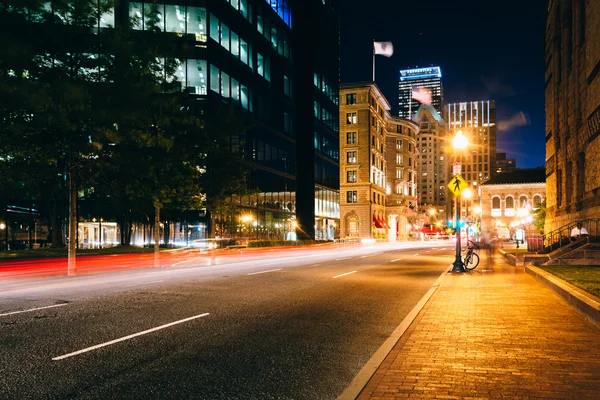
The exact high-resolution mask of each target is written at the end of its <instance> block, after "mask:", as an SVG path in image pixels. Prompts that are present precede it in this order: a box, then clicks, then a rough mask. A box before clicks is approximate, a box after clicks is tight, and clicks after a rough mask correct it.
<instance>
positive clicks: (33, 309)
mask: <svg viewBox="0 0 600 400" xmlns="http://www.w3.org/2000/svg"><path fill="white" fill-rule="evenodd" d="M67 304H69V303H62V304H54V305H52V306H45V307H36V308H30V309H29V310H21V311H13V312H9V313H4V314H0V317H4V316H6V315H13V314H21V313H26V312H32V311H37V310H45V309H47V308H54V307H62V306H66V305H67Z"/></svg>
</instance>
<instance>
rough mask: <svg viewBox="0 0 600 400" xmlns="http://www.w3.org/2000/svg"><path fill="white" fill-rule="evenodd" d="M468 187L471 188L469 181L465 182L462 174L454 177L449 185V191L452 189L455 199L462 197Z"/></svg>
mask: <svg viewBox="0 0 600 400" xmlns="http://www.w3.org/2000/svg"><path fill="white" fill-rule="evenodd" d="M467 186H469V184H468V183H467V181H465V180H464V179H463V177H462V176H460V174H456V175H454V178H452V179H451V180H450V183H449V184H448V189H450V191H451V192H452V194H453V195H454V196H455V197H458V196H460V194H461V193H462V191H463V190H465V189H466V188H467Z"/></svg>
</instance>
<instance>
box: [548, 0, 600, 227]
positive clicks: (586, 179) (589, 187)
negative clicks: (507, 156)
mask: <svg viewBox="0 0 600 400" xmlns="http://www.w3.org/2000/svg"><path fill="white" fill-rule="evenodd" d="M545 59H546V60H545V61H546V62H545V65H546V71H545V86H546V176H547V178H546V182H547V184H548V196H547V211H546V212H547V214H546V226H545V231H546V232H549V231H551V230H553V229H556V228H559V227H561V226H563V225H565V224H568V223H569V222H571V221H574V220H578V219H585V218H597V217H600V164H599V163H598V160H600V138H599V136H600V1H597V0H574V1H571V0H568V1H567V0H549V1H548V12H547V18H546V46H545Z"/></svg>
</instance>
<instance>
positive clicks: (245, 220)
mask: <svg viewBox="0 0 600 400" xmlns="http://www.w3.org/2000/svg"><path fill="white" fill-rule="evenodd" d="M240 219H241V220H242V222H243V223H244V225H245V224H246V223H247V224H248V227H247V228H248V232H247V234H248V235H250V223H251V222H252V221H253V220H254V218H252V215H249V214H246V215H242V217H241V218H240ZM244 227H245V226H244Z"/></svg>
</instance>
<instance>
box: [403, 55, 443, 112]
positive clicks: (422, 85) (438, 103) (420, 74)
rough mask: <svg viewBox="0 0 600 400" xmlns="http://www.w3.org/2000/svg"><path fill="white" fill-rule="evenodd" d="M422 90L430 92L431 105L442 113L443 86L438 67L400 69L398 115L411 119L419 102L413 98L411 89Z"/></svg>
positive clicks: (440, 71)
mask: <svg viewBox="0 0 600 400" xmlns="http://www.w3.org/2000/svg"><path fill="white" fill-rule="evenodd" d="M421 89H422V90H424V91H427V92H428V93H430V94H431V105H432V106H433V107H434V108H435V109H436V111H437V112H438V113H439V114H442V112H443V110H442V108H443V104H444V87H443V86H442V70H441V68H440V67H433V66H431V67H424V68H412V69H404V70H400V78H399V81H398V116H399V117H400V118H406V119H412V117H413V116H414V114H415V113H416V112H417V110H418V109H419V106H420V105H421V102H419V101H418V100H416V99H414V98H413V91H418V90H421Z"/></svg>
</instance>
